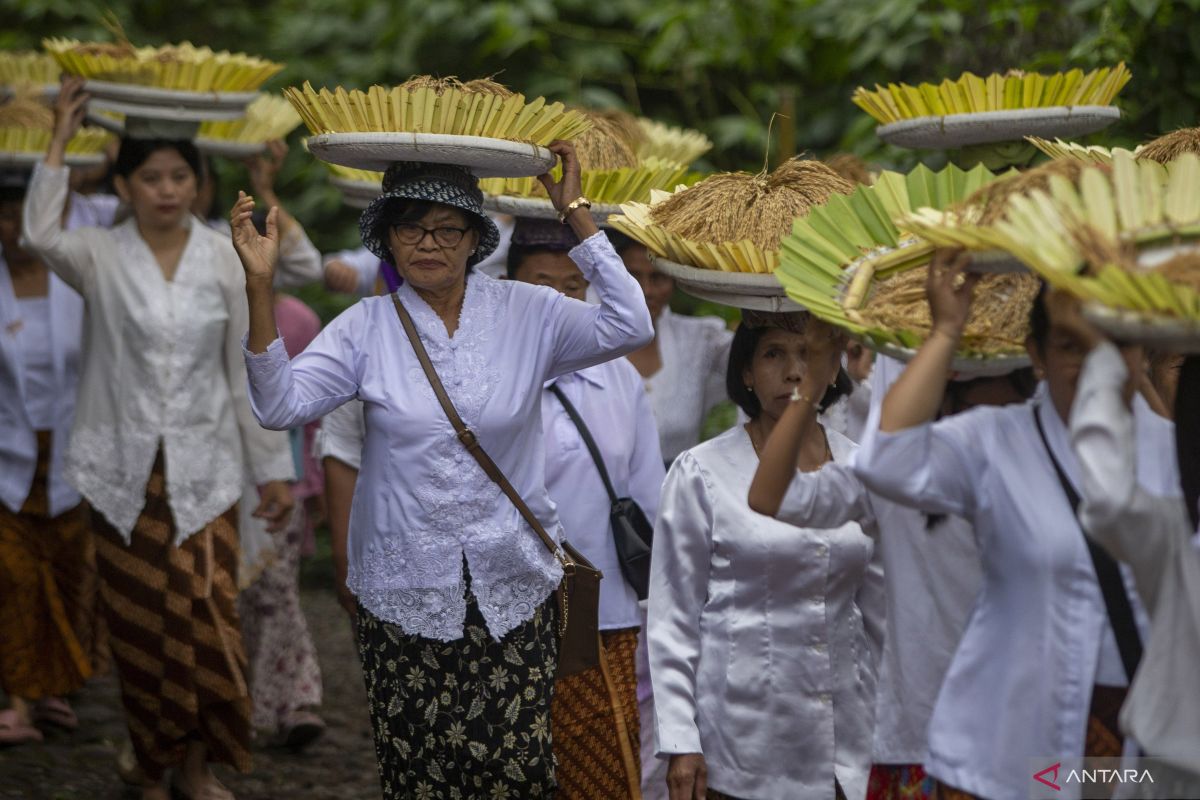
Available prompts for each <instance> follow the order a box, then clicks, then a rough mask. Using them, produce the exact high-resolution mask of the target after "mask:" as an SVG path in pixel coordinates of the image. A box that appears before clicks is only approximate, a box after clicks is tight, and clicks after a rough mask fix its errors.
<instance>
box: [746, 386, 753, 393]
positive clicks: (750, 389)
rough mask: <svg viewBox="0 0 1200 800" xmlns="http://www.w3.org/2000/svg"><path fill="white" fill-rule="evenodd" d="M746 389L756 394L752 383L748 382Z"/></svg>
mask: <svg viewBox="0 0 1200 800" xmlns="http://www.w3.org/2000/svg"><path fill="white" fill-rule="evenodd" d="M746 391H747V392H749V393H750V394H754V387H753V386H751V385H750V384H746Z"/></svg>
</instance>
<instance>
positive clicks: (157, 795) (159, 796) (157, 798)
mask: <svg viewBox="0 0 1200 800" xmlns="http://www.w3.org/2000/svg"><path fill="white" fill-rule="evenodd" d="M142 800H171V793H170V792H169V791H168V790H167V787H166V786H164V785H163V783H162V781H159V782H158V783H144V784H142Z"/></svg>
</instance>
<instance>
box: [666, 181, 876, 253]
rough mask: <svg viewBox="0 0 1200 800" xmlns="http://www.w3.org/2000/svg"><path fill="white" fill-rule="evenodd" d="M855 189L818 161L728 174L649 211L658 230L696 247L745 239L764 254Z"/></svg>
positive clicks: (704, 183) (703, 183)
mask: <svg viewBox="0 0 1200 800" xmlns="http://www.w3.org/2000/svg"><path fill="white" fill-rule="evenodd" d="M852 191H854V186H853V185H852V184H851V183H850V182H849V181H847V180H846V179H845V178H842V177H841V176H839V175H838V174H837V173H836V172H834V171H833V170H831V169H830V168H829V167H827V166H825V165H824V164H822V163H821V162H819V161H812V160H809V159H801V158H793V159H790V160H788V161H786V162H784V163H783V164H781V165H780V166H779V167H777V168H776V169H775V170H774V171H773V172H771V173H769V174H761V173H760V174H758V175H751V174H749V173H746V172H726V173H721V174H718V175H712V176H710V177H708V178H705V179H704V180H702V181H700V182H699V183H697V184H696V185H695V186H693V187H691V188H690V189H686V190H684V191H682V192H676V193H675V194H673V195H671V197H669V198H667V199H666V200H664V201H663V202H661V203H658V204H657V205H655V206H653V208H652V209H651V212H650V214H651V218H652V220H653V222H654V223H655V224H656V225H660V226H662V227H663V228H665V229H666V230H667V231H668V232H669V233H672V234H674V235H676V236H679V237H681V238H684V239H688V240H691V241H695V242H705V243H708V244H724V243H726V242H737V241H742V240H747V241H750V242H751V243H753V244H754V245H755V246H756V247H758V248H759V249H760V250H763V251H764V252H765V251H774V250H778V249H779V241H780V239H782V238H783V236H784V235H785V234H787V232H788V231H789V230H790V229H791V226H792V221H793V220H794V219H796V217H799V216H803V215H804V214H806V213H807V212H808V210H809V209H810V208H812V207H813V206H817V205H821V204H823V203H824V202H825V201H826V200H827V199H828V198H829V196H830V195H833V194H850V193H851V192H852Z"/></svg>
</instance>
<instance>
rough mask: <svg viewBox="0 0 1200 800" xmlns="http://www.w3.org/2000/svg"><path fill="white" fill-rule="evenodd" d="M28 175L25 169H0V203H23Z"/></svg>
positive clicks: (27, 185) (27, 184)
mask: <svg viewBox="0 0 1200 800" xmlns="http://www.w3.org/2000/svg"><path fill="white" fill-rule="evenodd" d="M30 175H31V172H30V170H27V169H0V203H21V202H24V200H25V191H26V190H27V189H28V188H29V178H30Z"/></svg>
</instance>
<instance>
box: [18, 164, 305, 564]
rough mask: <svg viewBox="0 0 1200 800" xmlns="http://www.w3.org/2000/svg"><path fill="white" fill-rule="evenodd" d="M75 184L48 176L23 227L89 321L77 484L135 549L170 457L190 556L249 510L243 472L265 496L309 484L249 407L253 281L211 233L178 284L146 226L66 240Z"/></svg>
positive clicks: (72, 454)
mask: <svg viewBox="0 0 1200 800" xmlns="http://www.w3.org/2000/svg"><path fill="white" fill-rule="evenodd" d="M67 175H68V170H67V169H66V168H57V169H56V168H51V167H47V166H46V165H45V164H39V165H38V166H37V167H35V168H34V171H33V178H32V181H31V183H30V186H29V193H28V195H27V197H26V200H25V213H24V226H23V241H24V242H25V245H26V246H27V247H28V248H29V249H30V250H31V251H33V252H34V253H36V254H37V255H38V256H39V257H40V258H41V259H42V260H43V261H44V262H45V263H46V265H47V266H49V267H50V268H51V269H52V270H53V271H54V272H55V274H57V275H58V276H59V277H60V278H62V279H63V281H65V282H66V283H67V285H69V286H70V287H71V288H72V289H74V290H75V291H76V292H78V293H79V294H80V295H81V296H82V297H83V300H84V303H85V305H86V307H87V318H86V330H85V341H86V342H87V348H86V351H85V355H84V359H83V371H82V377H81V378H80V386H79V397H80V400H79V403H78V406H77V408H76V413H75V423H74V427H73V429H72V432H71V443H70V449H69V451H68V454H67V464H66V470H65V474H66V478H67V480H68V481H70V483H71V484H72V485H73V486H75V488H77V489H78V490H79V491H80V493H81V494H83V496H84V497H85V498H87V500H88V502H90V503H91V504H92V507H93V508H95V509H96V510H97V511H99V512H100V513H101V514H103V515H104V517H105V518H106V519H107V520H108V521H109V522H110V523H111V524H112V525H113V527H114V528H116V529H117V530H118V531H120V532H121V533H122V534H123V535H124V536H126V537H128V536H129V534H130V532H131V531H132V530H133V526H134V523H136V521H137V518H138V515H139V514H140V513H141V510H142V507H143V505H144V504H145V496H146V482H147V480H148V479H149V477H150V470H151V468H152V467H153V466H154V459H155V455H156V453H157V451H158V449H159V447H160V445H161V447H162V449H163V452H164V455H165V458H166V464H167V474H166V481H167V498H168V502H169V504H170V507H171V513H172V516H173V517H174V519H175V526H176V529H177V539H176V541H177V542H179V541H182V540H183V539H185V538H186V537H188V536H190V535H191V534H193V533H195V532H197V531H199V530H201V529H202V528H203V527H204V526H205V525H207V524H208V523H209V522H210V521H211V520H213V519H214V518H216V517H217V516H219V515H220V514H221V513H223V512H224V511H225V510H226V509H228V508H229V507H230V506H232V505H233V504H234V503H235V502H237V500H238V499H239V498H240V497H241V496H242V486H243V475H244V468H243V463H249V465H250V468H251V471H252V472H253V478H254V481H255V482H256V483H264V482H266V481H270V480H291V479H292V478H293V477H294V476H295V473H294V470H293V465H292V454H291V448H290V446H289V443H288V439H287V435H286V434H281V433H275V432H272V431H266V430H263V429H262V428H261V427H260V426H259V425H258V423H257V422H256V421H255V419H254V416H253V414H251V412H250V404H249V402H248V399H247V397H246V384H245V366H244V364H243V362H242V354H241V337H242V335H243V333H244V332H245V331H246V329H247V327H248V311H247V306H246V297H245V289H244V285H245V278H244V273H243V271H242V268H241V264H240V263H239V261H238V258H237V254H236V253H235V252H234V250H233V246H232V244H231V243H230V242H229V240H227V239H222V238H221V237H220V236H219V235H218V234H216V233H215V232H213V231H211V230H209V229H208V228H206V227H205V226H203V225H199V224H194V225H191V226H190V231H191V232H190V235H189V237H188V241H187V245H186V246H185V248H184V251H183V254H182V255H181V256H180V260H179V265H178V267H177V268H176V273H175V277H174V279H173V280H171V281H167V280H165V279H164V277H163V274H162V270H161V269H159V267H158V264H157V263H156V262H155V260H154V255H153V253H151V251H150V248H149V247H147V245H146V243H145V241H144V240H143V239H142V237H141V236H140V235H139V234H138V230H137V224H136V222H135V221H134V220H132V219H130V220H127V221H125V222H123V223H121V224H120V225H117V226H116V227H114V228H112V229H111V230H104V229H99V228H80V229H77V230H72V231H64V230H63V229H62V225H61V222H60V220H61V219H62V210H63V203H64V202H65V200H66V197H67Z"/></svg>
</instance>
